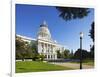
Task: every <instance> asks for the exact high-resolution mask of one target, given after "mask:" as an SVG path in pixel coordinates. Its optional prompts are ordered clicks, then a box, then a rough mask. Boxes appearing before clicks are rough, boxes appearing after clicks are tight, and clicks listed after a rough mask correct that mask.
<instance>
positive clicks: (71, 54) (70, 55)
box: [69, 50, 74, 59]
mask: <svg viewBox="0 0 100 77" xmlns="http://www.w3.org/2000/svg"><path fill="white" fill-rule="evenodd" d="M73 56H74V53H73V50H71V53H70V54H69V58H70V59H72V58H73Z"/></svg>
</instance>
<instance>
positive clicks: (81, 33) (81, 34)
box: [80, 32, 83, 69]
mask: <svg viewBox="0 0 100 77" xmlns="http://www.w3.org/2000/svg"><path fill="white" fill-rule="evenodd" d="M82 39H83V32H80V69H82Z"/></svg>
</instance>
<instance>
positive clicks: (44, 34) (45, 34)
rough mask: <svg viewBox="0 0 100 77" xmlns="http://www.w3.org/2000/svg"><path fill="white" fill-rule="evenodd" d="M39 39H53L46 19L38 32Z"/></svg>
mask: <svg viewBox="0 0 100 77" xmlns="http://www.w3.org/2000/svg"><path fill="white" fill-rule="evenodd" d="M38 39H45V40H50V39H51V34H50V31H49V29H48V25H47V24H46V22H45V21H44V22H43V24H41V25H40V29H39V32H38Z"/></svg>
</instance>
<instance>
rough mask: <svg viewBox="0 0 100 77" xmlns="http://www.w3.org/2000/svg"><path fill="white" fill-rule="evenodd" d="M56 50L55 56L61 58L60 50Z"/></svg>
mask: <svg viewBox="0 0 100 77" xmlns="http://www.w3.org/2000/svg"><path fill="white" fill-rule="evenodd" d="M56 52H57V58H61V57H62V55H61V53H60V50H57V51H56Z"/></svg>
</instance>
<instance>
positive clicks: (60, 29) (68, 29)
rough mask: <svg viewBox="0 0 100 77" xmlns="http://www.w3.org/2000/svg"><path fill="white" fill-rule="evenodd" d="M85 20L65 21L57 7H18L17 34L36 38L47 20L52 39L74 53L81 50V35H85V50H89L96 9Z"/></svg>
mask: <svg viewBox="0 0 100 77" xmlns="http://www.w3.org/2000/svg"><path fill="white" fill-rule="evenodd" d="M90 10H91V12H90V13H89V15H88V16H87V17H85V18H83V19H76V20H71V21H67V22H66V21H65V20H63V19H62V18H60V17H59V16H58V15H59V12H58V10H57V9H56V8H55V7H51V6H36V5H25V4H17V5H16V34H20V35H23V36H27V37H31V38H36V36H37V32H38V30H39V26H40V24H41V23H42V22H43V21H44V20H45V21H46V22H47V24H48V27H49V29H50V32H51V35H52V38H53V39H54V40H56V41H57V42H58V43H60V44H61V45H64V46H65V47H67V48H68V49H70V50H71V49H73V50H74V51H75V50H77V49H78V48H79V33H80V32H81V31H82V32H83V33H84V37H83V49H86V50H89V49H90V44H92V40H91V38H90V37H89V36H88V35H89V30H90V29H91V26H90V25H91V23H92V22H93V21H94V9H92V8H91V9H90Z"/></svg>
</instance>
